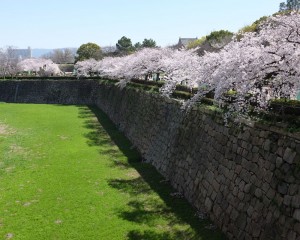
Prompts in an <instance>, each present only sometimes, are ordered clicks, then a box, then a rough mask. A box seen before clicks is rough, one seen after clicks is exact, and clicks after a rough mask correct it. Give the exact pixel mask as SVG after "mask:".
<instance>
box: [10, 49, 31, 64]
mask: <svg viewBox="0 0 300 240" xmlns="http://www.w3.org/2000/svg"><path fill="white" fill-rule="evenodd" d="M11 56H12V57H13V58H15V59H17V60H19V61H21V60H24V59H28V58H32V50H31V48H30V47H28V48H26V49H17V48H16V49H15V48H13V49H11Z"/></svg>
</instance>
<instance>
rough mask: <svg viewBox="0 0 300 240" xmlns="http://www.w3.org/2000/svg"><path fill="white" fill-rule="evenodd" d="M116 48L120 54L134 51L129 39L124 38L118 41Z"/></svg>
mask: <svg viewBox="0 0 300 240" xmlns="http://www.w3.org/2000/svg"><path fill="white" fill-rule="evenodd" d="M116 47H117V49H118V50H119V51H120V52H125V53H130V52H132V51H134V47H133V45H132V42H131V39H130V38H127V37H125V36H123V37H121V38H120V39H119V40H118V42H117V44H116Z"/></svg>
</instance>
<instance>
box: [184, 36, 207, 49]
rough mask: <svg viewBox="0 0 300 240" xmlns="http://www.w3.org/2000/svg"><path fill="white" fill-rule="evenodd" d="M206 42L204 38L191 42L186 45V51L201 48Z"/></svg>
mask: <svg viewBox="0 0 300 240" xmlns="http://www.w3.org/2000/svg"><path fill="white" fill-rule="evenodd" d="M205 40H206V36H204V37H201V38H199V39H197V40H195V41H192V42H190V43H189V44H188V46H187V49H192V48H196V47H199V46H201V45H202V44H203V43H204V42H205Z"/></svg>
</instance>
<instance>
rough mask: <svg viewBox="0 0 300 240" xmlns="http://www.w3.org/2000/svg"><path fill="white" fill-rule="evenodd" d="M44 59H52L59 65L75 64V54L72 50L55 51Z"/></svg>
mask: <svg viewBox="0 0 300 240" xmlns="http://www.w3.org/2000/svg"><path fill="white" fill-rule="evenodd" d="M43 58H46V59H51V60H52V61H53V62H55V63H57V64H68V63H74V61H75V53H74V51H73V50H72V49H70V48H65V49H54V50H53V51H52V52H50V53H48V54H45V55H44V56H43Z"/></svg>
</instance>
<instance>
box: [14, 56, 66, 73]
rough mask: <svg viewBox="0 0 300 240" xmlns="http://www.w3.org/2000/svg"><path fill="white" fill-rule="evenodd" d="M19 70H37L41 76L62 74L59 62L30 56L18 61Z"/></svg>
mask: <svg viewBox="0 0 300 240" xmlns="http://www.w3.org/2000/svg"><path fill="white" fill-rule="evenodd" d="M17 66H18V70H19V71H20V72H35V73H38V74H39V75H40V76H53V75H61V74H62V72H61V71H60V69H59V67H58V65H57V64H55V63H53V62H52V60H50V59H41V58H30V59H25V60H23V61H21V62H19V63H18V65H17Z"/></svg>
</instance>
